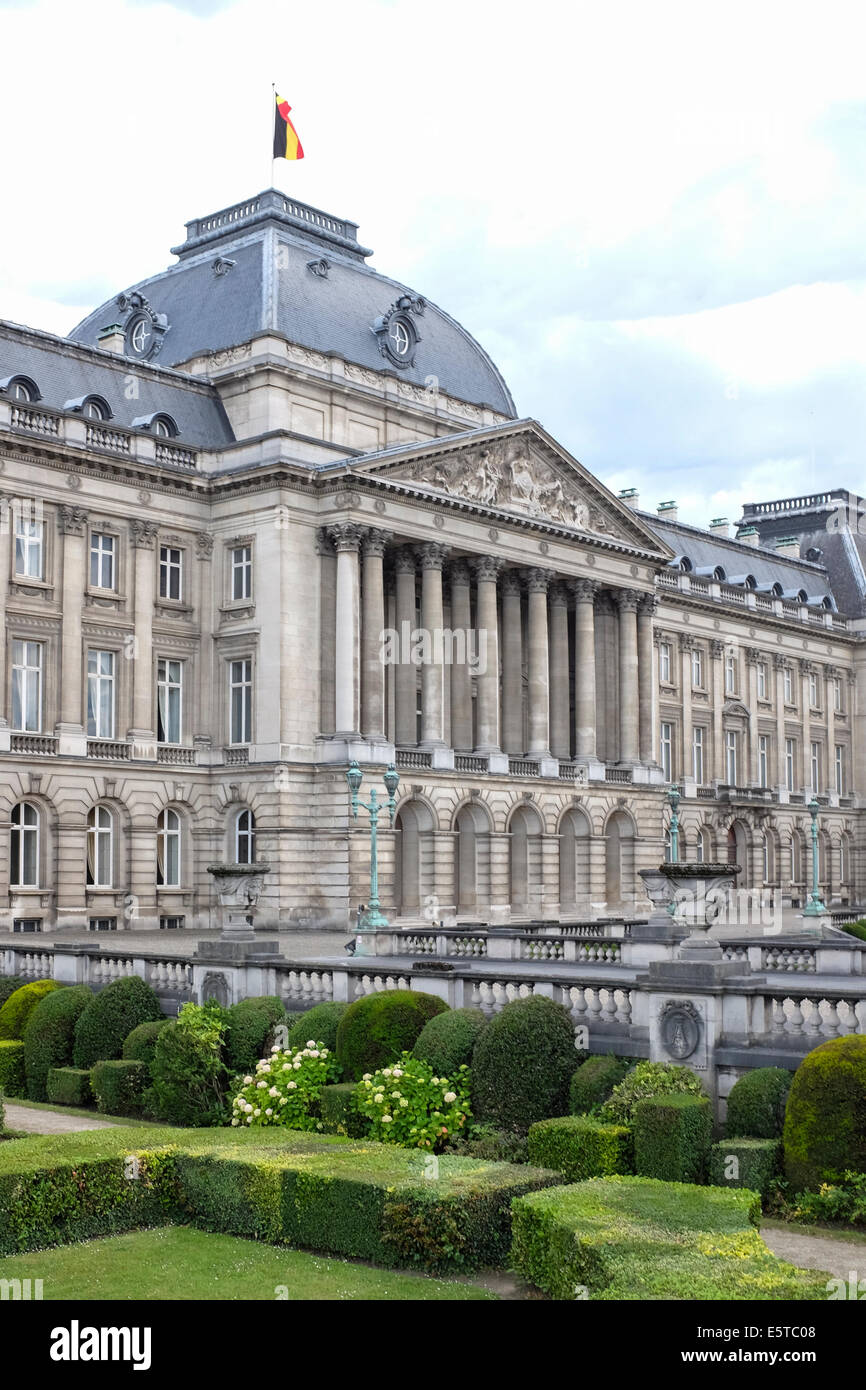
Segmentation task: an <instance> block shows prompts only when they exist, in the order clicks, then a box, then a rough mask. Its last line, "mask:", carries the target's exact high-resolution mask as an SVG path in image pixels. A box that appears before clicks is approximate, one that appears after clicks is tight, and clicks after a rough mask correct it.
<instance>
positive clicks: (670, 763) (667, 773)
mask: <svg viewBox="0 0 866 1390" xmlns="http://www.w3.org/2000/svg"><path fill="white" fill-rule="evenodd" d="M659 742H660V745H661V764H662V772H663V773H664V778H665V781H666V782H672V781H673V776H674V726H673V724H662V727H661V738H660V740H659Z"/></svg>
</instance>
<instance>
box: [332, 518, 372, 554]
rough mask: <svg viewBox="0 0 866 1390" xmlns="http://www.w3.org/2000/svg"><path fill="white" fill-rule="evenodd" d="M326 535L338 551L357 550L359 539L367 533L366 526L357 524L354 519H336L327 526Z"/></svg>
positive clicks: (359, 543) (359, 544)
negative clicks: (336, 520)
mask: <svg viewBox="0 0 866 1390" xmlns="http://www.w3.org/2000/svg"><path fill="white" fill-rule="evenodd" d="M327 531H328V537H329V539H330V540H331V541H332V542H333V544H334V549H335V550H336V551H337V553H338V554H339V552H340V551H341V550H342V551H345V550H354V551H356V552H357V551H358V550H359V549H360V546H361V541H362V540H363V539H364V536H365V535H366V534H367V527H366V526H359V525H358V523H357V522H356V521H338V522H335V523H334V525H332V526H329V527H328V528H327Z"/></svg>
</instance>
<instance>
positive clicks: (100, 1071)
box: [90, 1061, 150, 1116]
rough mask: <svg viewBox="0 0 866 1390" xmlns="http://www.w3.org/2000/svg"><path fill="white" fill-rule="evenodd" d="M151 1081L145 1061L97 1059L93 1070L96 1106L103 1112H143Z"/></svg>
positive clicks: (111, 1113)
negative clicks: (147, 1089) (146, 1089)
mask: <svg viewBox="0 0 866 1390" xmlns="http://www.w3.org/2000/svg"><path fill="white" fill-rule="evenodd" d="M149 1082H150V1068H149V1067H148V1065H147V1063H146V1062H123V1061H106V1062H97V1063H96V1065H95V1066H94V1067H93V1069H92V1070H91V1073H90V1084H91V1086H92V1088H93V1094H94V1096H95V1097H96V1106H97V1109H98V1110H101V1111H102V1113H103V1115H132V1116H135V1115H140V1114H141V1111H142V1105H143V1098H144V1091H145V1088H146V1086H147V1085H148V1083H149Z"/></svg>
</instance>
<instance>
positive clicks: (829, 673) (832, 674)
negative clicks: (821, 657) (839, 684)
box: [824, 666, 842, 681]
mask: <svg viewBox="0 0 866 1390" xmlns="http://www.w3.org/2000/svg"><path fill="white" fill-rule="evenodd" d="M824 675H825V676H826V678H827V680H828V681H833V680H836V679H837V678H838V677H839V676H841V675H842V670H841V668H840V667H839V666H825V667H824Z"/></svg>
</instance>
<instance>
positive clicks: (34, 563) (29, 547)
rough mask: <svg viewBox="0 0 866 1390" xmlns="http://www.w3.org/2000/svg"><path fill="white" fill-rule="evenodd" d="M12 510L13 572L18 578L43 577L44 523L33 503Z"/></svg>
mask: <svg viewBox="0 0 866 1390" xmlns="http://www.w3.org/2000/svg"><path fill="white" fill-rule="evenodd" d="M14 512H15V574H16V576H17V578H19V579H44V577H45V523H44V521H43V520H42V518H41V516H38V515H37V508H36V505H35V503H30V504H28V503H25V504H24V506H23V507H21V506H18V507H15V508H14Z"/></svg>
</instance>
